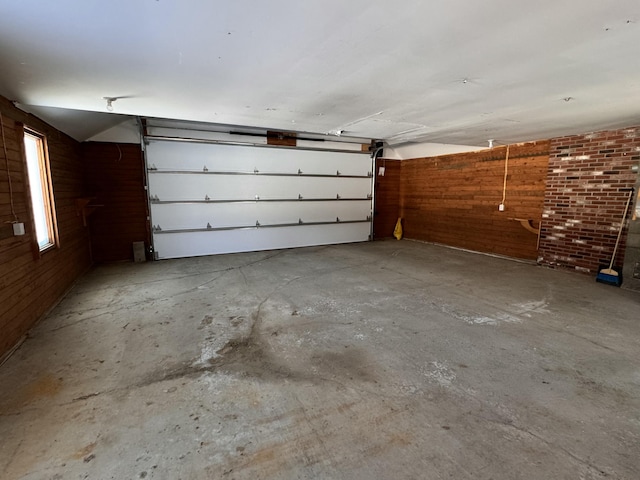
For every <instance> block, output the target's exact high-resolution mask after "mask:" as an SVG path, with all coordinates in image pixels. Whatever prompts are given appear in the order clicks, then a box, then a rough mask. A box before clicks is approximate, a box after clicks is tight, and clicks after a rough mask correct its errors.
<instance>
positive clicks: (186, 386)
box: [0, 241, 640, 480]
mask: <svg viewBox="0 0 640 480" xmlns="http://www.w3.org/2000/svg"><path fill="white" fill-rule="evenodd" d="M34 300H35V299H34ZM639 307H640V295H639V294H638V293H635V292H630V291H625V290H622V289H619V288H616V287H611V286H607V285H602V284H598V283H596V282H595V281H594V279H593V278H591V277H588V276H581V275H577V274H571V273H566V272H562V271H554V270H548V269H544V268H541V267H537V266H533V265H529V264H524V263H518V262H514V261H508V260H503V259H498V258H491V257H486V256H481V255H475V254H471V253H467V252H462V251H456V250H451V249H446V248H442V247H437V246H433V245H425V244H420V243H416V242H410V241H401V242H396V241H386V242H376V243H366V244H357V245H342V246H329V247H318V248H306V249H298V250H285V251H275V252H261V253H248V254H236V255H225V256H216V257H204V258H194V259H186V260H170V261H161V262H154V263H148V264H120V265H110V266H101V267H98V268H96V269H94V270H92V271H91V272H90V273H89V274H87V275H86V276H85V277H84V278H82V279H81V281H80V282H79V283H78V284H77V285H76V287H75V288H74V289H73V290H72V291H71V293H70V294H69V295H68V296H67V297H66V298H65V299H64V301H63V302H62V303H61V304H60V305H59V306H58V307H57V308H56V309H55V310H54V311H53V312H52V313H51V315H50V316H49V317H48V318H47V319H46V320H45V321H44V322H42V323H41V324H40V325H39V326H38V327H37V328H35V329H34V330H33V331H32V333H31V335H30V337H29V339H28V340H27V341H26V342H25V343H24V344H23V345H22V347H21V348H20V349H19V350H18V351H17V352H16V353H15V354H14V355H13V356H12V357H11V358H10V360H9V361H8V362H7V363H5V364H4V365H3V366H2V367H1V368H0V385H1V386H2V388H1V391H0V477H1V478H2V479H4V480H10V479H81V478H91V479H118V480H120V479H137V478H147V479H170V480H176V479H182V480H187V479H223V480H224V479H229V480H230V479H251V480H254V479H363V480H365V479H366V480H371V479H442V478H447V479H494V480H496V479H509V480H512V479H600V478H606V479H638V478H640V315H639Z"/></svg>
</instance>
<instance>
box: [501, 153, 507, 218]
mask: <svg viewBox="0 0 640 480" xmlns="http://www.w3.org/2000/svg"><path fill="white" fill-rule="evenodd" d="M508 171H509V145H507V155H506V157H505V159H504V181H503V182H502V201H501V202H500V205H504V202H505V200H506V199H507V173H508Z"/></svg>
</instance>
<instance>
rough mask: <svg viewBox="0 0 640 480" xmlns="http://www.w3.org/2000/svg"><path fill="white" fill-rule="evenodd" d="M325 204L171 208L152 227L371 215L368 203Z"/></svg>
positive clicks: (159, 213)
mask: <svg viewBox="0 0 640 480" xmlns="http://www.w3.org/2000/svg"><path fill="white" fill-rule="evenodd" d="M332 203H333V204H332V205H326V204H325V202H307V203H302V204H300V203H297V202H292V203H280V204H278V205H277V207H276V206H274V205H271V204H268V203H253V204H245V203H241V204H224V205H219V204H205V203H203V204H170V205H161V206H159V207H158V208H156V209H155V210H154V215H153V223H154V224H155V225H160V226H161V228H162V229H163V230H175V229H194V228H206V226H207V224H209V225H211V226H212V227H214V228H217V227H231V226H251V225H255V223H256V222H260V224H262V225H270V224H281V223H296V222H298V221H299V220H302V221H303V222H304V223H309V222H332V221H335V220H336V218H339V219H340V220H341V221H349V220H365V219H366V218H367V216H369V215H370V204H369V203H368V202H332Z"/></svg>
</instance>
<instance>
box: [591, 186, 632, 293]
mask: <svg viewBox="0 0 640 480" xmlns="http://www.w3.org/2000/svg"><path fill="white" fill-rule="evenodd" d="M630 190H631V193H630V194H629V198H628V199H627V205H626V206H625V207H624V213H623V214H622V221H621V222H620V229H619V230H618V238H617V239H616V246H615V247H614V248H613V255H611V262H609V268H603V269H601V270H600V271H599V272H598V275H597V276H596V282H601V283H608V284H609V285H616V286H619V285H620V277H619V274H618V272H617V271H616V270H614V269H613V262H614V261H615V260H616V253H618V245H619V244H620V237H621V236H622V230H624V221H625V220H626V218H627V212H628V211H629V205H631V200H632V199H633V192H634V189H633V188H631V189H630Z"/></svg>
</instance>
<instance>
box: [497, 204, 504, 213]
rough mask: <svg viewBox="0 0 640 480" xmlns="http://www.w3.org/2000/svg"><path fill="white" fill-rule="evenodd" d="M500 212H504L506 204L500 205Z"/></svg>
mask: <svg viewBox="0 0 640 480" xmlns="http://www.w3.org/2000/svg"><path fill="white" fill-rule="evenodd" d="M498 211H500V212H504V203H501V204H500V205H498Z"/></svg>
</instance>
